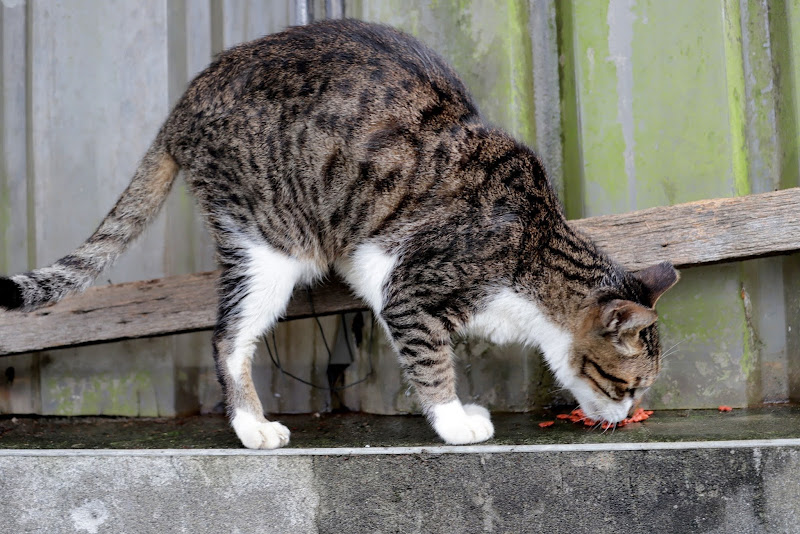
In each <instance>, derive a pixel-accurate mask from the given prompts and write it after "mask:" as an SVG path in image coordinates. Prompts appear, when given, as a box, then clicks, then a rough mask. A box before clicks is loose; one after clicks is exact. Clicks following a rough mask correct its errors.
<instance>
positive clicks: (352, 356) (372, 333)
mask: <svg viewBox="0 0 800 534" xmlns="http://www.w3.org/2000/svg"><path fill="white" fill-rule="evenodd" d="M307 294H308V301H309V304H310V306H311V314H312V315H313V316H314V319H315V321H316V323H317V328H319V332H320V334H321V335H322V342H323V344H324V345H325V351H326V352H327V353H328V365H330V361H331V359H332V358H333V353H332V352H331V349H330V346H329V345H328V340H327V338H326V337H325V331H324V330H323V328H322V323H321V322H320V320H319V317H318V316H317V315H316V311H315V309H314V299H313V297H312V295H311V291H310V290H307ZM340 317H341V318H342V325H343V326H344V329H345V338H344V339H345V343H346V344H347V351H348V352H349V354H350V361H351V362H355V353H354V351H353V347H352V346H351V345H350V337H349V336H350V333H349V332H348V330H347V321H346V320H345V317H344V313H342V314H340ZM261 337H262V338H263V339H264V344H265V345H266V347H267V354H269V359H270V360H272V364H273V365H274V366H275V367H276V368H277V369H278V370H279V371H280V372H281V374H283V375H286V376H288V377H290V378H293V379H295V380H297V381H298V382H300V383H302V384H305V385H307V386H310V387H312V388H315V389H320V390H323V391H330V392H332V393H337V392H339V391H342V390H343V389H347V388H351V387H353V386H355V385H356V384H360V383H362V382H365V381H366V380H367V379H368V378H370V377H371V376H372V374H373V372H374V370H375V368H374V366H373V363H372V355H373V350H374V348H375V345H374V340H375V315H374V314H373V315H372V321H371V323H370V332H369V351H368V356H369V357H368V361H369V371H367V374H366V375H364V377H363V378H361V379H360V380H357V381H355V382H351V383H350V384H345V385H343V386H340V387H330V386H320V385H318V384H314V383H313V382H309V381H308V380H305V379H303V378H300V377H299V376H296V375H294V374H292V373H290V372H289V371H287V370H286V369H284V368H283V366H282V365H281V360H280V355H279V354H278V343H277V341H276V339H275V329H274V328H273V329H272V348H270V346H269V339H267V336H266V334H265V335H263V336H261ZM273 349H274V350H275V354H274V355H273V353H272V350H273Z"/></svg>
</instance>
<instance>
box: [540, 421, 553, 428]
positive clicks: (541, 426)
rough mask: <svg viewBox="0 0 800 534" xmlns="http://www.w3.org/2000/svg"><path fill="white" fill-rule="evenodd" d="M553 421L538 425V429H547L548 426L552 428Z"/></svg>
mask: <svg viewBox="0 0 800 534" xmlns="http://www.w3.org/2000/svg"><path fill="white" fill-rule="evenodd" d="M554 424H555V421H545V422H543V423H539V428H547V427H549V426H553V425H554Z"/></svg>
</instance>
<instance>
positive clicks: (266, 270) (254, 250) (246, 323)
mask: <svg viewBox="0 0 800 534" xmlns="http://www.w3.org/2000/svg"><path fill="white" fill-rule="evenodd" d="M220 260H221V264H222V267H223V269H222V276H221V277H220V281H219V293H220V300H219V310H218V320H217V326H216V329H215V331H214V336H213V348H214V360H215V363H216V367H217V377H218V378H219V381H220V384H221V385H222V389H223V393H224V395H225V404H226V406H227V410H228V417H229V418H230V422H231V426H232V427H233V429H234V431H235V432H236V435H237V436H238V437H239V439H240V440H241V442H242V444H243V445H244V446H245V447H247V448H250V449H275V448H278V447H283V446H284V445H286V444H288V443H289V429H288V428H286V427H285V426H283V425H282V424H280V423H277V422H270V421H267V419H266V418H265V417H264V412H263V408H262V405H261V401H260V400H259V398H258V394H257V393H256V390H255V386H254V385H253V378H252V376H251V367H252V366H251V361H252V358H253V354H254V352H255V346H256V343H257V342H258V339H259V337H260V336H261V335H262V334H264V333H265V332H267V331H268V330H269V329H270V328H272V327H273V326H274V325H275V323H276V322H277V321H278V319H279V318H280V316H281V315H282V314H283V313H284V311H285V310H286V306H287V304H288V303H289V299H290V298H291V296H292V290H293V289H294V286H295V285H296V284H297V283H298V282H300V281H308V280H309V279H312V278H314V276H315V274H316V272H315V269H314V268H313V267H312V266H310V264H308V263H306V262H303V261H301V260H298V259H296V258H292V257H290V256H288V255H286V254H283V253H281V252H278V251H277V250H275V249H273V248H272V247H269V246H267V245H253V246H249V247H243V248H237V249H235V250H230V249H226V250H221V251H220Z"/></svg>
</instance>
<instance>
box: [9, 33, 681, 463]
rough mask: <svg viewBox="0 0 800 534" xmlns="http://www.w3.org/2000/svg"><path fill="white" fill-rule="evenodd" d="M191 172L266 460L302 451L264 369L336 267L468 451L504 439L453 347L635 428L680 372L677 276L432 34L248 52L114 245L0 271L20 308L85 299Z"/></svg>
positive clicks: (242, 411) (228, 354)
mask: <svg viewBox="0 0 800 534" xmlns="http://www.w3.org/2000/svg"><path fill="white" fill-rule="evenodd" d="M178 168H181V169H184V170H185V174H186V180H187V184H188V186H189V189H190V190H191V191H192V192H193V193H194V195H195V197H196V198H197V201H198V204H199V206H200V207H201V209H202V211H203V213H204V215H205V217H206V220H207V222H208V225H209V228H210V229H211V233H212V235H213V237H214V239H215V241H216V244H217V251H218V258H219V263H220V266H221V268H222V273H223V274H222V277H221V279H220V283H219V297H220V298H219V314H218V315H219V320H218V324H217V327H216V329H215V332H214V336H213V346H214V355H215V360H216V363H217V370H218V375H219V379H220V383H221V384H222V386H223V390H224V393H225V397H226V402H227V406H228V410H229V414H230V416H231V418H232V425H233V427H234V430H235V431H236V433H237V435H238V436H239V437H240V439H241V440H242V442H243V443H244V444H245V445H246V446H248V447H254V448H272V447H278V446H283V445H285V444H286V443H287V442H288V439H289V433H288V430H287V429H286V428H285V427H282V426H281V425H278V424H276V423H270V422H268V421H267V420H266V419H265V418H264V415H263V413H262V406H261V403H260V402H259V399H258V395H257V394H256V392H255V389H254V387H253V382H252V378H251V376H250V360H251V358H252V354H253V348H254V344H255V342H256V340H257V338H258V336H259V334H261V333H263V332H266V331H268V330H269V329H270V328H271V327H272V326H273V325H274V323H275V321H276V320H277V318H278V317H279V315H280V314H281V313H282V312H283V310H284V309H285V307H286V304H287V301H288V299H289V296H290V295H291V293H292V289H293V287H294V286H295V285H297V284H307V283H311V282H312V281H314V280H316V279H318V278H320V277H322V276H324V275H325V274H326V273H328V272H329V271H330V269H331V266H335V268H336V269H337V270H338V271H339V272H340V273H342V275H343V276H344V277H345V279H346V280H347V281H348V283H349V284H350V285H351V286H352V287H353V290H354V291H355V292H356V293H357V294H359V295H360V296H361V297H363V298H364V299H365V300H366V302H367V303H368V304H369V305H370V306H371V307H372V308H373V310H374V311H375V313H376V314H378V315H379V317H380V320H381V323H382V324H383V326H384V327H385V329H386V332H387V334H388V335H389V337H390V338H391V340H392V343H393V346H394V347H395V349H396V350H397V353H398V358H399V362H400V365H401V366H402V368H403V370H404V372H405V376H406V377H407V379H408V380H409V381H410V382H411V383H412V384H413V385H414V386H415V390H416V392H417V395H418V396H419V399H420V401H421V404H422V406H423V408H424V410H425V412H426V414H427V415H428V417H429V418H430V420H431V423H432V424H433V426H434V428H435V429H436V430H437V432H438V433H439V435H440V436H441V437H442V438H443V439H444V440H445V441H447V442H449V443H467V442H474V441H481V440H484V439H488V438H489V437H491V436H492V434H493V428H492V426H491V422H490V420H489V417H488V412H486V411H485V410H484V409H482V408H479V407H475V406H462V405H461V403H460V402H459V401H458V398H457V396H456V384H455V372H454V369H453V361H452V360H453V354H452V350H451V342H450V336H451V334H452V333H454V332H456V331H468V330H470V329H473V330H476V331H478V332H480V333H483V334H485V335H489V336H495V337H497V338H498V339H501V340H503V341H520V342H524V343H532V344H536V345H539V346H541V347H542V349H543V350H544V353H545V357H546V359H547V361H548V363H549V364H550V365H551V367H552V368H553V370H554V372H555V373H556V375H557V377H558V379H559V380H560V381H562V382H563V383H564V385H565V386H566V387H568V388H570V389H571V390H572V391H573V392H574V393H575V394H576V396H577V398H578V399H579V400H580V402H581V404H582V405H583V406H584V407H585V409H586V410H587V411H588V412H589V413H591V414H597V415H598V416H600V417H602V418H606V419H608V420H611V421H614V420H619V419H621V418H622V417H624V414H623V412H626V411H627V410H628V409H629V408H630V405H631V403H632V402H633V400H635V399H637V398H638V396H640V395H641V392H642V391H643V390H644V389H645V388H646V387H647V386H648V385H649V384H650V383H651V382H652V380H653V379H654V378H655V375H656V374H657V372H658V361H659V356H660V348H659V345H658V337H657V332H656V329H655V326H654V325H653V322H654V321H655V312H654V311H653V310H652V307H653V305H654V304H655V301H656V300H657V299H658V297H659V296H660V295H661V294H662V293H663V292H664V291H665V290H666V289H668V288H669V287H670V286H671V285H672V284H673V283H675V281H676V280H677V273H676V272H675V270H674V269H673V268H672V267H671V266H670V265H668V264H662V265H659V266H655V267H654V268H652V269H649V270H647V271H645V272H643V273H639V274H638V275H637V274H633V273H629V272H626V271H625V270H624V269H622V268H621V267H620V266H619V265H617V264H616V263H614V262H613V261H612V260H610V259H609V258H607V257H606V256H605V255H604V254H603V253H602V252H601V251H599V250H597V248H596V247H595V246H594V245H592V244H591V243H590V242H589V241H587V240H586V239H585V238H584V237H582V236H581V235H578V234H576V233H575V232H573V231H572V230H571V229H570V227H569V226H568V225H567V223H566V221H565V220H564V217H563V215H562V212H561V209H560V206H559V204H558V201H557V199H556V196H555V195H554V193H553V191H552V189H551V188H550V186H549V184H548V180H547V176H546V174H545V171H544V169H543V168H542V165H541V163H540V161H539V159H538V158H537V157H536V155H535V154H534V153H533V152H532V151H531V150H530V149H529V148H527V147H526V146H524V145H522V144H520V143H518V142H517V141H515V140H514V139H512V138H511V137H510V136H509V135H508V134H506V133H505V132H503V131H502V130H499V129H496V128H493V127H491V126H489V125H487V123H486V122H485V121H484V120H483V119H482V117H481V115H480V113H479V112H478V109H477V107H476V106H475V104H474V103H473V101H472V99H471V97H470V96H469V93H468V91H467V89H466V88H465V87H464V85H463V84H462V82H461V81H460V80H459V78H458V76H457V75H456V74H455V73H454V72H453V70H452V69H451V68H450V67H449V66H448V65H447V64H445V63H444V62H443V61H442V60H441V59H440V58H439V57H438V56H437V55H436V54H434V53H433V52H432V51H430V50H429V49H428V48H426V47H425V46H424V45H422V44H421V43H420V42H418V41H416V40H415V39H413V38H411V37H409V36H407V35H405V34H403V33H400V32H398V31H395V30H393V29H391V28H387V27H385V26H378V25H372V24H367V23H363V22H358V21H352V20H343V21H327V22H321V23H317V24H314V25H311V26H307V27H297V28H291V29H288V30H286V31H285V32H283V33H279V34H275V35H270V36H267V37H264V38H262V39H259V40H257V41H253V42H251V43H246V44H243V45H240V46H237V47H235V48H233V49H231V50H229V51H227V52H225V53H223V54H221V55H220V56H219V58H218V59H217V60H216V61H215V62H214V63H213V64H212V65H211V66H209V67H208V69H206V70H205V71H204V72H202V73H201V74H200V75H199V76H198V77H197V78H196V79H195V80H194V81H193V82H192V83H191V84H190V86H189V88H188V89H187V91H186V93H185V94H184V95H183V97H182V98H181V99H180V101H179V102H178V104H177V105H176V107H175V109H174V110H173V111H172V113H171V114H170V116H169V118H168V119H167V121H166V122H165V124H164V126H163V127H162V129H161V131H160V133H159V135H158V137H157V138H156V141H155V142H154V144H153V146H152V148H151V149H150V150H149V151H148V153H147V155H146V156H145V158H144V160H143V161H142V164H141V165H140V167H139V169H138V170H137V172H136V175H135V176H134V178H133V181H132V182H131V185H130V186H129V188H128V189H127V190H126V191H125V193H123V195H122V197H121V198H120V200H119V202H118V203H117V205H116V206H115V207H114V209H113V210H112V211H111V213H109V215H108V216H107V217H106V219H105V220H104V221H103V222H102V223H101V225H100V228H99V229H98V230H97V231H96V232H95V234H93V236H92V237H91V238H90V239H89V240H88V241H87V242H86V243H85V244H84V245H82V246H81V247H79V248H78V249H77V250H76V251H75V252H74V253H73V254H71V255H69V256H67V257H65V258H62V259H61V260H59V261H58V262H56V263H55V264H54V265H53V266H50V267H46V268H43V269H38V270H35V271H32V272H30V273H25V274H22V275H16V276H12V277H11V278H0V306H3V307H5V308H9V309H16V308H19V309H24V310H30V309H34V308H36V307H38V306H41V305H45V304H47V303H50V302H55V301H57V300H59V299H60V298H62V297H63V296H64V295H66V294H67V293H69V292H71V291H79V290H81V289H83V288H84V287H86V286H87V285H88V284H89V283H91V281H92V280H93V279H94V278H95V277H96V276H97V275H98V274H99V273H100V272H101V271H102V270H103V269H104V268H106V267H107V266H108V265H109V264H110V263H111V262H113V260H114V259H115V258H116V257H117V256H118V255H119V254H120V253H121V252H122V251H123V250H124V248H125V247H126V246H127V245H128V244H129V243H130V241H131V240H132V239H134V238H135V237H136V236H137V235H138V234H139V233H140V232H141V230H142V228H143V227H144V226H145V224H146V223H147V222H148V221H149V220H150V219H152V217H153V215H154V214H155V213H156V212H157V210H158V208H159V207H160V205H161V204H162V203H163V200H164V197H165V195H166V194H167V192H168V190H169V187H170V185H171V183H172V181H173V179H174V176H175V174H176V172H177V170H178Z"/></svg>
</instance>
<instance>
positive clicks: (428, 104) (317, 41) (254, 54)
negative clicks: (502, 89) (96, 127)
mask: <svg viewBox="0 0 800 534" xmlns="http://www.w3.org/2000/svg"><path fill="white" fill-rule="evenodd" d="M243 101H244V102H252V103H259V104H273V105H274V104H277V103H288V102H291V103H292V104H294V105H298V104H300V103H302V104H305V105H304V106H300V107H298V108H295V110H294V111H295V112H296V113H308V112H310V111H311V110H312V108H313V107H315V104H316V105H319V104H322V103H325V102H327V103H331V102H336V104H337V106H338V109H339V110H340V111H341V112H342V114H343V115H348V114H353V113H354V112H359V113H367V112H374V111H377V110H379V109H381V110H383V111H385V112H391V111H393V110H394V111H399V112H405V113H411V114H412V115H413V114H415V113H423V114H424V112H425V110H426V109H428V110H430V109H432V108H436V109H435V111H436V112H437V114H442V113H443V112H444V114H445V115H450V114H449V113H447V112H448V111H449V110H450V109H451V108H452V109H454V110H457V112H456V113H455V116H454V117H453V118H458V117H464V116H469V115H476V114H477V109H476V107H475V105H474V103H473V102H472V99H471V97H470V95H469V92H468V91H467V89H466V87H465V86H464V84H463V83H462V82H461V80H460V79H459V77H458V75H457V74H456V73H455V71H453V69H452V68H451V67H450V66H449V65H448V64H447V63H446V62H445V61H444V60H442V59H441V57H440V56H439V55H438V54H436V53H435V52H433V51H432V50H431V49H429V48H428V47H427V46H425V45H424V44H423V43H421V42H420V41H418V40H417V39H415V38H414V37H412V36H409V35H407V34H405V33H403V32H400V31H398V30H396V29H394V28H391V27H388V26H384V25H380V24H373V23H367V22H363V21H359V20H352V19H344V20H328V21H321V22H317V23H314V24H310V25H307V26H295V27H291V28H288V29H287V30H285V31H283V32H280V33H277V34H272V35H267V36H265V37H262V38H260V39H257V40H255V41H251V42H248V43H244V44H241V45H238V46H236V47H233V48H231V49H230V50H227V51H225V52H223V53H222V54H220V56H219V57H218V58H217V60H216V61H214V62H213V63H212V64H211V65H210V66H209V67H208V68H207V69H206V70H205V71H203V72H202V73H201V74H200V75H198V76H197V78H196V79H195V80H194V81H193V82H192V83H191V85H190V87H189V89H188V90H187V92H186V94H185V96H184V99H183V101H182V103H181V105H183V106H186V107H188V108H190V109H191V111H192V112H193V113H195V114H197V113H220V112H225V111H229V110H230V109H232V108H235V107H237V106H238V107H241V106H242V103H243ZM420 118H422V119H424V118H425V117H420Z"/></svg>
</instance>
